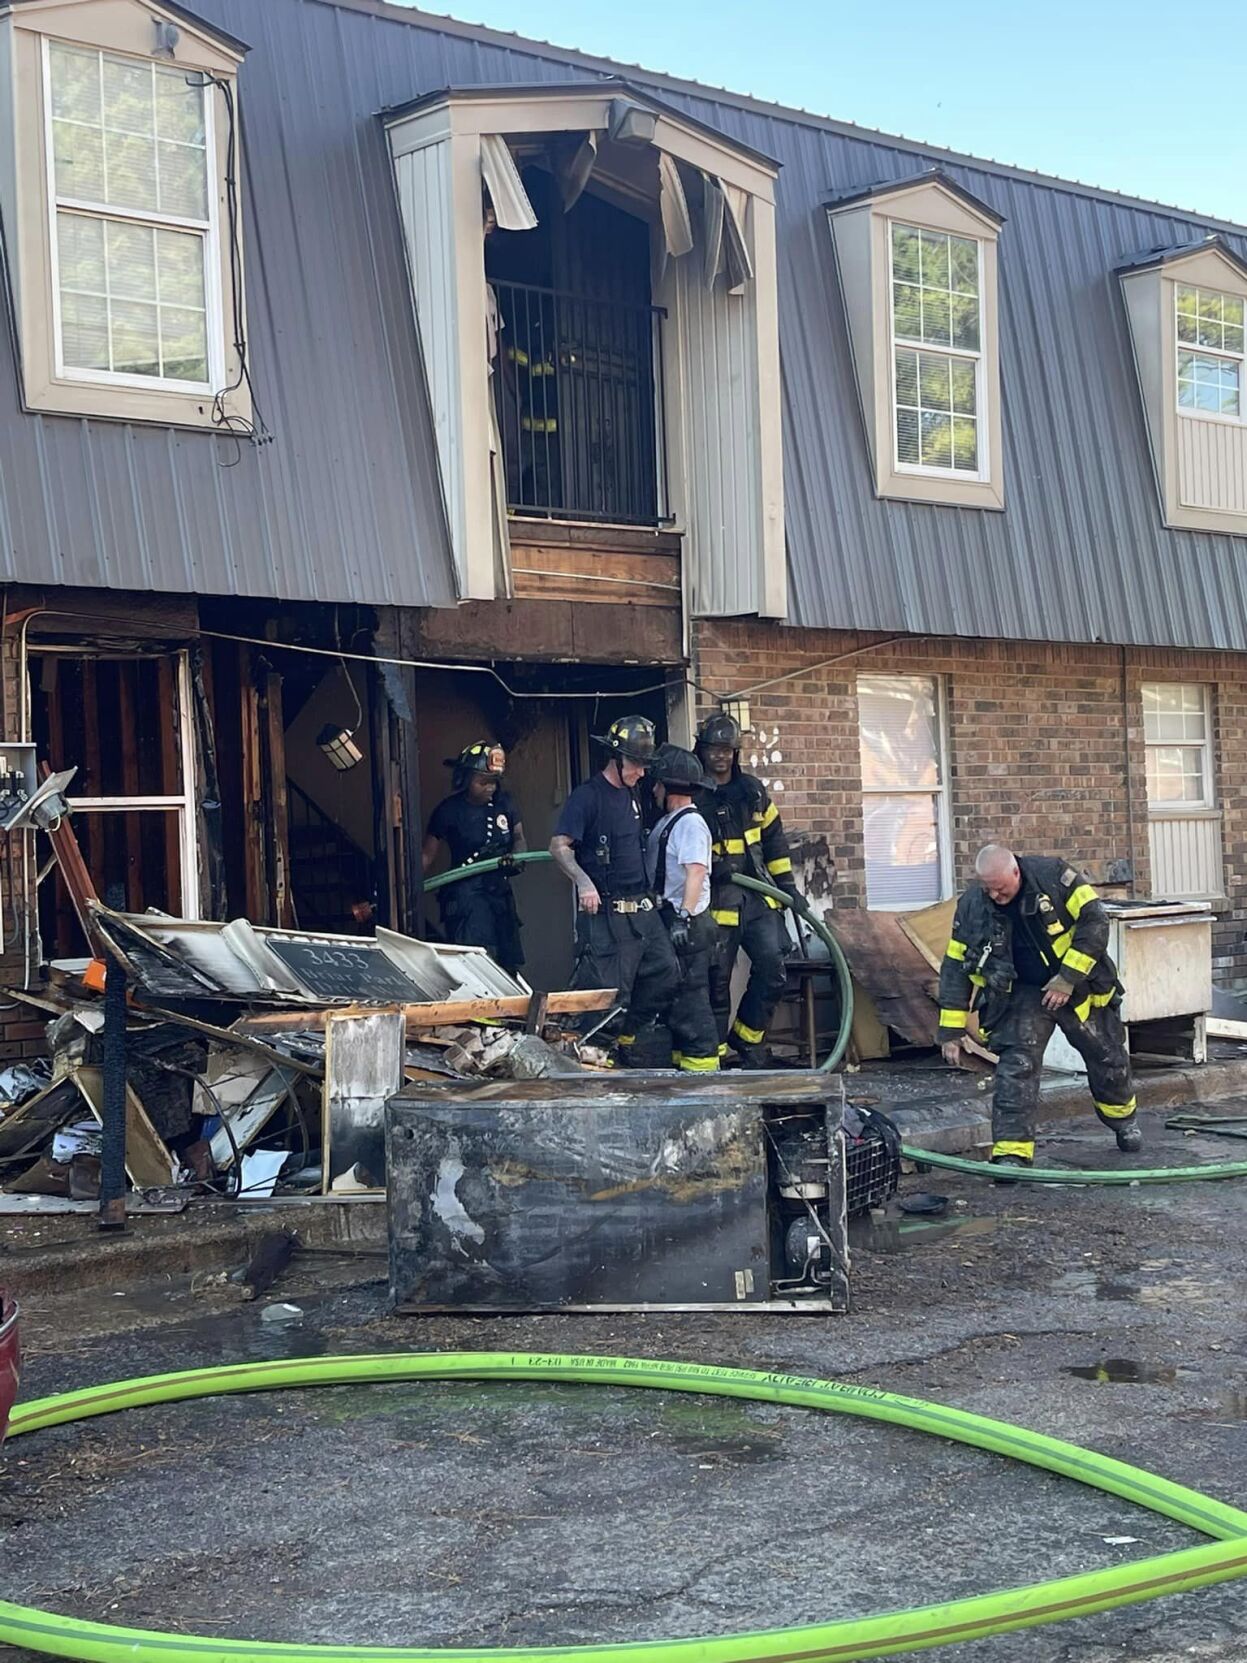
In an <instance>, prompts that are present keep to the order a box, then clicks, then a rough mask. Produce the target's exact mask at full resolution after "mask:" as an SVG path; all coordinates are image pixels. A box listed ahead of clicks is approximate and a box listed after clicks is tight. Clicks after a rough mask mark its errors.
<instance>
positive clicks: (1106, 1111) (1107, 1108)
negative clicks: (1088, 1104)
mask: <svg viewBox="0 0 1247 1663" xmlns="http://www.w3.org/2000/svg"><path fill="white" fill-rule="evenodd" d="M1137 1101H1138V1100H1137V1098H1134V1097H1132V1098H1131V1099H1130V1101H1129V1102H1128V1103H1097V1104H1096V1108H1097V1109H1099V1111H1100V1113H1101V1114H1102V1115H1103V1116H1104V1118H1105V1119H1106V1120H1129V1118H1130V1116H1131V1115H1132V1114H1133V1113H1134V1111H1135V1108H1136V1106H1137Z"/></svg>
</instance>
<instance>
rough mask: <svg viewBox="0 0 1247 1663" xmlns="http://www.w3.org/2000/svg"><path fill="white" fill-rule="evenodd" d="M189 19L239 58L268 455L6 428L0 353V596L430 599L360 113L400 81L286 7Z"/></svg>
mask: <svg viewBox="0 0 1247 1663" xmlns="http://www.w3.org/2000/svg"><path fill="white" fill-rule="evenodd" d="M191 9H193V12H194V14H195V15H196V17H197V18H199V19H201V20H202V21H204V22H205V23H207V24H208V25H209V26H215V27H216V28H218V29H223V30H224V31H226V32H227V33H228V34H229V35H230V36H232V37H234V38H235V39H237V38H238V37H243V38H245V39H247V40H248V41H249V42H250V43H251V50H250V52H249V54H248V56H247V58H246V59H245V60H244V63H243V66H242V69H241V71H240V83H239V84H240V99H239V102H240V106H241V111H242V131H243V169H244V171H243V180H242V192H243V205H244V238H245V243H244V259H245V262H246V281H247V313H248V318H247V322H248V338H249V346H250V360H251V366H252V374H253V380H254V383H255V387H256V393H257V397H258V402H259V405H260V408H261V409H262V411H263V413H264V417H265V419H266V421H267V423H268V426H269V428H270V429H271V431H272V434H273V440H272V443H271V444H266V445H264V446H262V447H258V448H257V447H254V446H252V445H250V444H248V443H247V442H245V441H244V442H243V443H242V444H241V446H239V445H237V444H235V443H234V441H232V440H230V439H222V438H218V437H217V436H215V435H214V434H211V433H207V432H192V431H188V430H186V429H177V430H175V429H171V428H159V427H146V426H140V425H137V424H136V425H127V424H123V423H117V422H106V421H95V420H85V419H75V418H69V417H64V416H35V415H29V414H26V413H24V412H23V411H22V410H21V408H20V395H19V390H18V382H17V376H16V371H15V364H14V356H13V352H12V350H11V349H10V348H9V347H8V346H7V345H0V582H4V581H21V582H33V583H47V584H62V583H63V584H83V585H88V586H98V587H105V588H113V589H138V590H144V589H146V590H166V591H171V592H174V593H179V594H194V593H198V594H207V595H211V594H216V595H231V594H240V595H261V596H279V597H283V598H290V599H301V600H310V599H320V600H329V601H333V600H337V601H349V600H354V601H360V602H364V603H373V604H395V605H445V604H448V603H450V602H452V601H453V600H454V594H455V591H454V583H453V576H452V567H451V561H450V548H449V538H448V534H447V530H446V524H445V514H444V511H443V508H442V498H441V487H440V482H439V478H438V470H437V460H436V451H435V447H434V443H433V429H432V423H431V418H430V415H429V408H428V396H427V392H426V389H425V384H424V373H423V368H422V365H421V360H420V353H419V344H418V340H417V336H416V329H415V324H414V321H413V311H412V305H411V298H410V292H409V288H408V282H407V268H406V263H405V258H406V257H405V254H404V250H403V244H402V237H401V232H400V226H399V218H398V210H397V206H396V203H395V195H394V185H393V179H392V174H391V168H390V161H389V156H388V153H387V149H386V143H385V135H384V133H383V131H382V128H381V124H380V122H379V121H378V120H377V119H376V116H375V111H376V110H378V109H379V108H380V106H381V105H382V103H384V102H385V101H386V100H387V99H390V98H393V97H394V96H395V95H396V93H398V92H399V91H401V92H402V93H403V95H406V94H407V93H409V92H410V90H411V86H412V84H413V82H412V77H411V75H410V73H409V71H408V70H407V69H400V70H398V71H397V73H393V74H389V73H387V69H388V68H389V66H387V65H386V63H385V62H384V56H385V51H386V47H385V43H384V41H383V38H382V36H381V33H380V32H379V31H377V30H375V29H373V28H372V27H370V25H369V22H368V20H367V19H365V18H360V17H352V18H349V19H348V18H345V17H340V16H339V15H338V14H337V13H335V12H334V11H331V10H328V9H326V8H324V7H320V6H309V5H306V4H304V3H303V0H203V3H199V0H196V3H195V4H194V6H193V8H188V10H191ZM344 22H345V23H348V24H349V25H350V27H345V28H344V27H343V26H342V25H343V23H344ZM391 32H392V33H394V34H401V33H402V31H401V30H393V31H391ZM413 45H414V43H413ZM227 464H233V465H232V466H230V465H227Z"/></svg>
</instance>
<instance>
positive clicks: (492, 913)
mask: <svg viewBox="0 0 1247 1663" xmlns="http://www.w3.org/2000/svg"><path fill="white" fill-rule="evenodd" d="M446 766H447V767H448V768H453V769H454V774H453V776H452V782H453V785H454V791H453V793H452V795H451V796H449V797H445V798H443V800H442V801H441V802H440V803H439V804H438V805H437V807H436V808H435V809H434V810H433V813H432V815H431V817H430V819H429V825H428V830H427V831H426V832H425V836H424V845H423V848H422V850H421V864H422V866H423V869H424V871H425V872H426V873H427V872H428V870H429V868H430V867H431V866H432V865H433V863H434V861H435V860H436V859H437V856H438V851H439V850H440V848H441V845H442V844H443V843H444V844H445V845H446V847H447V848H448V849H449V850H450V864H451V865H452V866H471V865H473V864H475V862H477V861H484V860H501V861H502V865H501V867H499V868H498V870H497V871H495V872H485V873H482V875H481V876H480V877H479V878H463V879H461V880H460V881H459V882H458V883H456V884H452V885H451V886H450V887H449V888H448V889H444V890H443V891H442V893H441V896H440V897H439V899H440V901H441V908H442V928H443V929H444V930H445V932H446V939H447V941H454V942H457V943H458V944H459V945H460V946H461V947H484V948H485V949H486V950H487V951H488V952H489V954H490V956H491V957H492V958H493V959H495V960H496V962H497V963H498V964H500V965H501V966H502V968H503V969H504V970H509V971H510V972H511V973H512V975H514V974H515V972H516V971H518V970H519V968H520V966H521V965H522V964H523V962H524V950H523V948H522V946H521V945H520V920H519V915H518V913H517V912H516V910H515V899H514V897H513V896H512V894H511V884H510V881H509V880H510V879H511V877H513V876H514V874H515V872H516V871H518V867H517V866H516V864H515V861H514V859H513V858H511V857H513V856H515V855H517V854H522V853H523V852H524V851H525V850H526V849H527V847H528V845H527V843H526V842H525V841H524V827H523V826H522V825H521V823H520V811H519V808H518V807H517V806H516V803H515V801H514V799H513V798H512V797H510V796H509V795H508V793H507V792H506V791H504V790H503V788H502V776H503V772H504V771H505V769H506V766H507V758H506V752H505V751H504V750H503V749H502V746H501V745H495V744H493V743H492V742H491V741H489V740H487V739H481V740H478V741H477V743H476V744H475V745H469V746H468V747H467V749H466V750H463V751H461V752H460V753H459V755H458V756H457V757H447V759H446Z"/></svg>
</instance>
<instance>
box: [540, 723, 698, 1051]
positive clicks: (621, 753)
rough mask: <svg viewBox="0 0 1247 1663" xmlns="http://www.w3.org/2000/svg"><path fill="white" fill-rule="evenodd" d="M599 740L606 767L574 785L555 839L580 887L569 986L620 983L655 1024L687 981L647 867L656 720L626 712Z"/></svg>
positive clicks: (560, 858) (625, 1003)
mask: <svg viewBox="0 0 1247 1663" xmlns="http://www.w3.org/2000/svg"><path fill="white" fill-rule="evenodd" d="M596 743H597V744H599V745H602V746H604V748H605V750H606V763H605V766H604V767H603V768H602V770H601V772H600V773H597V774H594V775H593V776H592V778H591V779H588V780H586V781H585V783H584V784H583V785H578V786H577V787H576V789H575V790H574V791H573V792H572V793H571V794H570V796H569V797H568V799H567V801H566V802H565V803H564V804H563V812H562V813H561V814H560V815H559V820H558V825H557V826H556V827H555V828H554V836H553V837H552V838H551V840H550V853H551V855H552V856H553V857H554V860H555V863H556V864H557V865H558V866H559V868H560V869H561V870H562V871H563V872H564V873H565V874H566V875H567V877H568V879H569V880H570V882H571V883H573V884H574V885H575V888H576V905H577V914H576V966H575V969H574V970H573V971H572V978H571V985H572V987H574V988H589V987H613V988H615V989H617V990H618V998H617V1002H618V1004H619V1005H620V1006H621V1007H622V1008H623V1009H624V1010H627V1011H628V1012H629V1016H630V1020H631V1022H632V1023H634V1024H639V1025H641V1026H649V1025H652V1024H653V1023H654V1021H655V1019H656V1018H657V1016H658V1014H659V1012H660V1011H662V1010H664V1009H665V1008H666V1006H667V1005H668V1004H669V1003H670V1001H671V999H672V997H673V996H674V994H675V992H676V989H677V988H678V987H679V985H680V966H679V961H678V960H677V959H676V956H675V949H674V948H673V947H672V945H671V938H670V936H669V935H668V934H667V931H666V929H665V928H664V926H663V922H662V919H661V918H660V917H659V915H658V903H657V901H656V899H655V897H654V893H653V891H652V889H651V887H650V882H649V877H648V874H647V872H646V869H645V828H644V825H643V822H642V816H641V805H640V802H639V801H638V798H637V793H636V787H637V785H638V784H639V782H640V781H641V780H642V779H644V777H645V770H646V768H647V767H648V766H649V764H650V763H651V762H652V761H653V759H654V749H655V747H654V724H653V723H652V722H651V721H649V719H648V718H647V717H645V716H622V717H620V719H619V720H618V721H617V722H612V723H611V725H610V728H609V729H608V730H607V733H606V736H605V738H603V739H598V740H596ZM635 1032H636V1029H635V1028H633V1029H632V1031H631V1033H629V1034H628V1035H625V1036H624V1037H625V1038H631V1037H632V1036H633V1034H635Z"/></svg>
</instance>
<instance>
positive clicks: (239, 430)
mask: <svg viewBox="0 0 1247 1663" xmlns="http://www.w3.org/2000/svg"><path fill="white" fill-rule="evenodd" d="M186 80H187V85H188V86H198V87H200V88H204V87H209V86H212V87H216V89H217V90H218V92H220V94H221V98H222V100H223V102H224V104H225V115H226V121H227V123H228V131H227V133H226V143H225V226H226V235H227V237H228V238H229V281H230V319H231V324H232V327H233V337H234V338H233V342H232V345H233V348H234V356H235V359H236V360H237V364H238V367H237V369H236V370H235V372H234V375H233V378H232V380H230V381H228V382H227V383H226V385H225V386H224V387H222V388H221V389H220V391H219V392H217V393H216V394H215V395H214V397H213V400H212V419H213V421H214V422H215V423H216V425H217V427H219V428H220V429H221V430H222V431H223V432H225V433H228V434H229V435H230V437H231V438H232V439H233V440H234V442H235V445H236V447H237V454H236V455H235V457H234V459H233V461H231V462H222V463H221V464H220V466H221V467H223V468H235V467H237V466H238V464H239V462H241V461H242V440H243V439H249V440H250V441H251V443H252V444H254V445H267V444H271V443H272V442H273V435H272V433H271V431H270V430H269V427H268V424H267V423H266V422H265V420H264V416H263V414H262V412H261V410H260V401H259V398H258V397H257V396H256V390H255V384H254V383H253V381H252V379H251V362H250V359H249V357H248V353H247V323H246V317H245V315H244V309H243V286H242V239H241V236H240V234H239V202H238V105H237V102H236V100H235V98H234V88H233V86H232V85H231V84H230V82H229V81H225V80H222V79H221V78H220V77H218V76H215V75H208V74H207V73H206V72H205V73H203V74H197V75H194V76H191V75H188V76H187V78H186ZM243 385H245V386H246V388H247V392H248V393H249V395H250V397H251V412H252V413H251V419H250V420H248V419H247V418H246V417H245V416H237V415H231V414H230V411H229V409H228V400H229V396H230V394H231V393H236V392H237V391H238V389H239V388H240V387H242V386H243Z"/></svg>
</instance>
